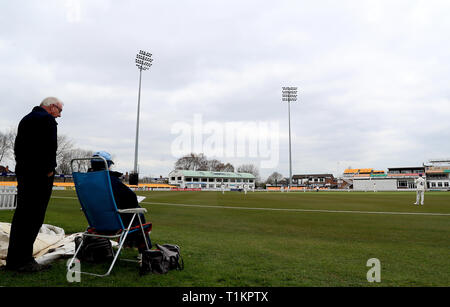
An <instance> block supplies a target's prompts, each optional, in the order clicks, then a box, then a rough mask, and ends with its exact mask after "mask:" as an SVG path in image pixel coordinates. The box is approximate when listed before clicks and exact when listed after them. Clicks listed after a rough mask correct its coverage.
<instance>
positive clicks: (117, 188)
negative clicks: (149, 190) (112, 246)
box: [109, 171, 140, 226]
mask: <svg viewBox="0 0 450 307" xmlns="http://www.w3.org/2000/svg"><path fill="white" fill-rule="evenodd" d="M109 175H110V176H109V178H110V179H111V188H112V190H113V194H114V200H115V201H116V206H117V209H129V208H140V206H139V205H138V201H137V197H136V194H135V193H134V192H133V191H132V190H131V189H130V188H129V187H127V186H126V185H125V184H123V183H122V181H121V180H120V177H121V176H122V173H119V172H113V171H109ZM128 215H129V214H128ZM125 226H127V225H125Z"/></svg>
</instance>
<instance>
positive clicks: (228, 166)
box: [220, 163, 234, 172]
mask: <svg viewBox="0 0 450 307" xmlns="http://www.w3.org/2000/svg"><path fill="white" fill-rule="evenodd" d="M220 171H222V172H234V166H233V165H232V164H230V163H227V164H225V165H224V166H223V168H222V169H221V170H220Z"/></svg>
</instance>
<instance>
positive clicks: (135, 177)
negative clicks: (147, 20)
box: [129, 50, 153, 185]
mask: <svg viewBox="0 0 450 307" xmlns="http://www.w3.org/2000/svg"><path fill="white" fill-rule="evenodd" d="M151 56H152V54H151V53H150V52H147V51H144V50H139V53H138V54H136V66H137V68H138V69H139V91H138V107H137V120H136V141H135V145H134V169H133V172H132V173H131V174H130V179H129V183H130V184H132V185H137V184H138V183H139V173H138V143H139V112H140V108H141V80H142V71H143V70H144V71H145V70H148V69H149V68H150V66H152V62H153V59H152V58H151Z"/></svg>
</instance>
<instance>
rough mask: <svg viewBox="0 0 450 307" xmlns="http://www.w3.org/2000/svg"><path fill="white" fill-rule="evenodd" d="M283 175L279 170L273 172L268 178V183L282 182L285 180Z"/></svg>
mask: <svg viewBox="0 0 450 307" xmlns="http://www.w3.org/2000/svg"><path fill="white" fill-rule="evenodd" d="M283 178H284V177H283V175H281V174H280V173H278V172H273V173H272V174H271V175H270V176H269V177H268V178H267V180H266V183H267V184H274V183H275V182H280V181H281V180H283Z"/></svg>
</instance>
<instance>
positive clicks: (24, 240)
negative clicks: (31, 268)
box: [6, 174, 54, 267]
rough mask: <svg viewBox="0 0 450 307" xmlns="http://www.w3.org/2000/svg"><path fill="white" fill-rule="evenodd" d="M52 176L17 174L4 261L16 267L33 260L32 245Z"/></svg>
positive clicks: (43, 212)
mask: <svg viewBox="0 0 450 307" xmlns="http://www.w3.org/2000/svg"><path fill="white" fill-rule="evenodd" d="M53 179H54V176H50V177H47V175H35V174H22V175H17V208H16V211H15V212H14V216H13V219H12V223H11V234H10V238H9V248H8V256H7V258H6V264H7V266H10V267H19V266H21V265H23V264H25V263H27V262H29V261H31V260H33V244H34V241H35V240H36V237H37V235H38V233H39V229H40V228H41V226H42V223H43V222H44V218H45V212H46V211H47V205H48V202H49V200H50V196H51V194H52V187H53Z"/></svg>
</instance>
